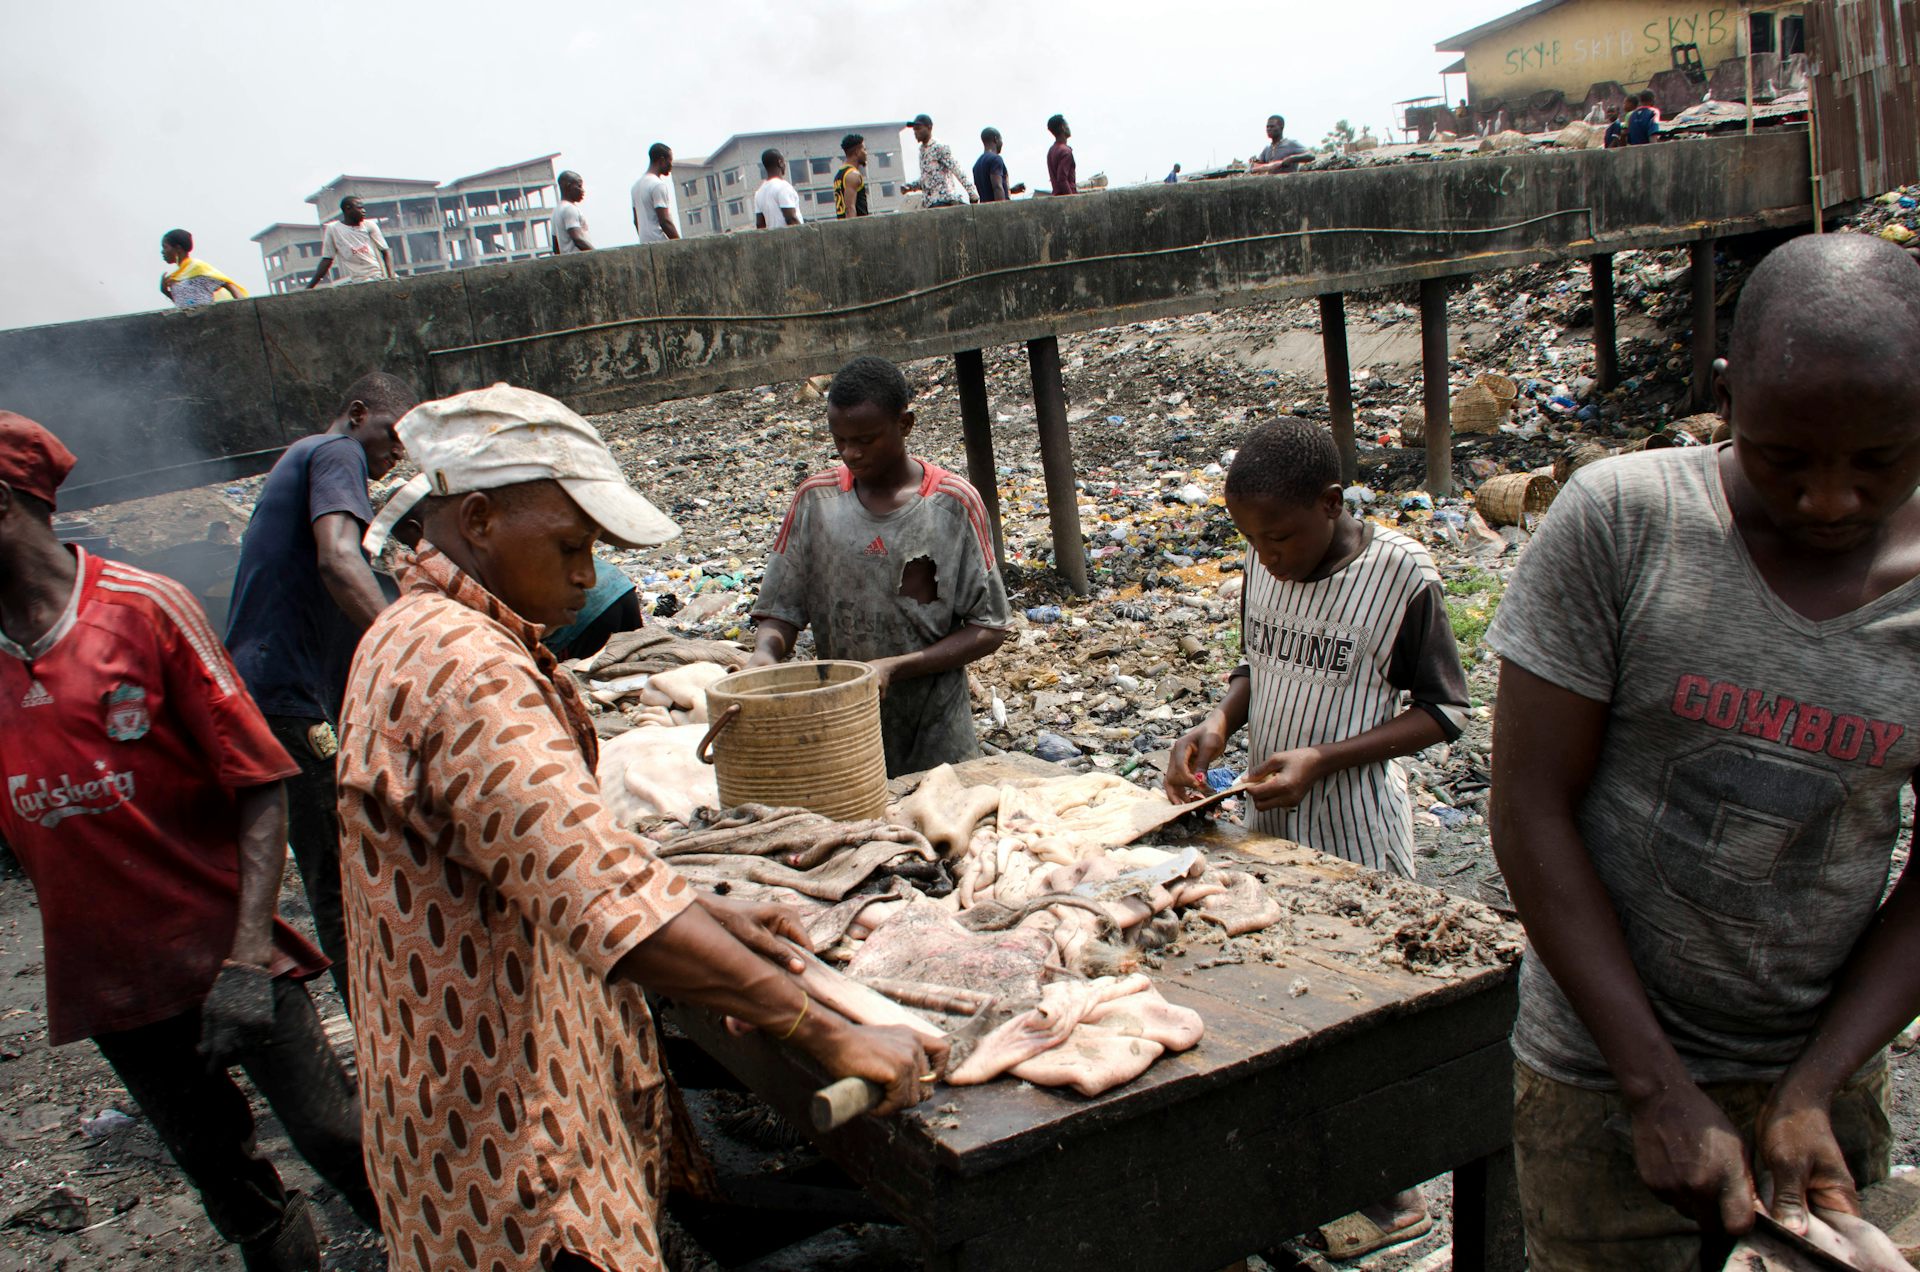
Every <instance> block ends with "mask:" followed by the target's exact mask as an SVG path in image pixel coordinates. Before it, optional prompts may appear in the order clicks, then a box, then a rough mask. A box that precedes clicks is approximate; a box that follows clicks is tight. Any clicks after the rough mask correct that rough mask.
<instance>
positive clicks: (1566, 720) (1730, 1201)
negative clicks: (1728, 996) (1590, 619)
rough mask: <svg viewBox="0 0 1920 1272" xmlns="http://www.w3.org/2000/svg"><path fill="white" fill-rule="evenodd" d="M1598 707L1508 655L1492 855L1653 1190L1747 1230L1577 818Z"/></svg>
mask: <svg viewBox="0 0 1920 1272" xmlns="http://www.w3.org/2000/svg"><path fill="white" fill-rule="evenodd" d="M1608 714H1609V708H1608V706H1607V704H1606V703H1604V702H1595V701H1593V700H1591V699H1589V698H1583V697H1581V696H1579V695H1578V694H1575V693H1572V692H1570V691H1569V690H1566V689H1562V688H1560V687H1559V686H1557V685H1554V684H1552V683H1550V682H1548V681H1546V680H1542V679H1541V678H1540V677H1538V676H1535V675H1533V674H1532V673H1531V672H1529V671H1527V670H1526V669H1524V668H1522V667H1520V666H1518V665H1517V664H1515V663H1513V662H1511V661H1504V662H1502V663H1501V666H1500V691H1499V697H1498V700H1497V704H1496V706H1495V708H1494V718H1495V719H1496V720H1498V721H1499V726H1498V728H1497V729H1495V731H1494V746H1493V803H1492V823H1493V852H1494V857H1495V859H1496V860H1497V861H1498V862H1499V865H1500V871H1501V873H1502V874H1503V875H1504V876H1505V877H1506V881H1507V887H1508V889H1509V891H1511V892H1512V894H1513V903H1514V905H1515V907H1516V908H1517V909H1518V910H1519V912H1520V921H1521V922H1522V923H1523V924H1525V925H1526V929H1527V939H1528V941H1529V942H1530V944H1531V946H1532V954H1531V957H1534V958H1538V959H1539V960H1540V962H1541V964H1542V965H1544V966H1545V968H1546V969H1547V971H1548V972H1549V973H1550V974H1551V975H1552V976H1553V979H1554V982H1555V983H1556V984H1557V985H1559V987H1560V989H1561V991H1562V992H1563V993H1565V994H1566V996H1567V1001H1568V1002H1569V1003H1571V1004H1572V1006H1573V1010H1574V1012H1575V1013H1576V1014H1577V1015H1578V1016H1579V1017H1580V1020H1581V1022H1582V1023H1583V1024H1585V1025H1586V1027H1587V1030H1588V1032H1589V1033H1591V1034H1592V1035H1593V1040H1594V1042H1595V1043H1596V1044H1597V1045H1598V1046H1599V1048H1600V1052H1601V1054H1602V1055H1603V1056H1604V1057H1605V1058H1606V1062H1607V1067H1608V1069H1609V1070H1610V1071H1611V1072H1612V1074H1613V1077H1614V1080H1615V1081H1616V1082H1618V1083H1619V1085H1620V1093H1621V1095H1622V1097H1623V1098H1624V1099H1625V1101H1626V1104H1627V1108H1628V1110H1629V1112H1630V1113H1631V1114H1632V1118H1633V1148H1634V1163H1635V1165H1636V1167H1637V1168H1638V1170H1639V1172H1640V1177H1641V1179H1642V1180H1643V1181H1644V1182H1645V1183H1646V1185H1647V1187H1648V1188H1650V1189H1651V1190H1652V1191H1653V1193H1654V1195H1656V1196H1658V1197H1659V1198H1660V1199H1661V1200H1663V1201H1665V1202H1667V1203H1668V1204H1669V1205H1672V1206H1674V1207H1675V1208H1676V1209H1678V1210H1680V1211H1681V1212H1682V1213H1684V1214H1686V1215H1688V1216H1690V1217H1691V1218H1693V1219H1695V1220H1696V1221H1698V1222H1700V1223H1701V1224H1703V1225H1704V1226H1707V1227H1711V1228H1721V1229H1724V1230H1725V1231H1727V1232H1731V1233H1736V1234H1737V1233H1743V1232H1745V1231H1747V1230H1748V1229H1749V1228H1751V1227H1752V1226H1753V1212H1754V1190H1753V1180H1752V1177H1751V1176H1750V1175H1749V1173H1748V1171H1747V1165H1746V1156H1745V1152H1744V1149H1743V1147H1742V1144H1741V1140H1740V1135H1739V1132H1738V1131H1736V1130H1735V1129H1734V1127H1733V1125H1732V1123H1730V1122H1729V1121H1728V1120H1727V1117H1726V1115H1725V1114H1724V1113H1722V1112H1721V1111H1720V1108H1719V1106H1718V1105H1716V1104H1714V1102H1713V1101H1712V1100H1711V1099H1709V1098H1708V1097H1707V1095H1706V1094H1705V1093H1704V1092H1702V1091H1701V1090H1700V1088H1699V1087H1698V1086H1696V1085H1695V1084H1694V1082H1693V1079H1692V1077H1691V1076H1690V1075H1689V1074H1688V1073H1687V1069H1686V1066H1685V1064H1683V1063H1682V1062H1681V1060H1680V1056H1679V1053H1678V1052H1677V1051H1675V1050H1674V1046H1673V1043H1672V1041H1671V1040H1669V1039H1668V1037H1667V1035H1666V1031H1665V1030H1663V1029H1662V1028H1661V1026H1660V1021H1659V1019H1658V1018H1657V1017H1656V1016H1655V1015H1654V1012H1653V1004H1652V1003H1651V1002H1650V1001H1649V1000H1648V998H1647V992H1646V988H1645V987H1644V986H1643V985H1642V984H1641V982H1640V975H1639V972H1638V970H1637V969H1636V968H1635V967H1634V965H1633V957H1632V955H1631V954H1630V953H1629V952H1628V950H1627V940H1626V934H1625V932H1624V931H1623V930H1622V928H1621V925H1620V916H1619V914H1618V913H1617V912H1616V911H1615V910H1614V908H1613V900H1612V898H1611V897H1610V896H1609V895H1608V894H1607V890H1606V887H1605V885H1604V884H1602V883H1601V881H1600V874H1599V872H1598V871H1597V870H1596V869H1595V868H1594V864H1593V858H1592V857H1591V856H1590V855H1589V853H1588V851H1587V846H1586V843H1585V841H1584V839H1583V838H1582V837H1581V834H1580V828H1579V826H1578V824H1577V823H1576V821H1575V814H1576V812H1577V810H1578V809H1579V806H1580V803H1581V801H1582V800H1583V799H1584V798H1585V796H1586V793H1587V787H1588V785H1589V784H1590V783H1591V782H1592V780H1593V775H1594V771H1595V769H1596V768H1597V767H1598V766H1599V761H1600V749H1601V745H1602V743H1603V742H1604V741H1605V738H1606V731H1607V718H1608Z"/></svg>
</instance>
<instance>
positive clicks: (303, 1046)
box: [0, 411, 376, 1272]
mask: <svg viewBox="0 0 1920 1272" xmlns="http://www.w3.org/2000/svg"><path fill="white" fill-rule="evenodd" d="M73 465H74V458H73V455H72V454H71V453H69V452H68V450H67V448H66V447H65V446H63V445H61V443H60V442H59V440H58V439H56V438H55V437H54V436H53V435H52V434H51V433H49V432H48V431H47V430H46V429H44V428H42V427H41V426H40V425H38V424H36V423H34V422H33V421H32V420H29V419H26V418H24V417H22V416H19V415H15V414H13V413H12V412H8V411H0V771H3V772H4V773H5V776H6V788H7V789H6V802H5V804H4V805H0V832H3V833H4V835H5V838H6V840H7V842H8V843H9V844H10V845H11V846H12V847H13V850H14V852H15V853H16V854H17V855H18V856H19V858H20V862H21V864H22V866H24V867H25V869H26V872H27V875H28V877H29V878H30V879H32V881H33V886H34V891H35V894H36V895H37V897H38V899H39V903H40V924H41V932H42V938H43V942H44V946H45V955H46V970H47V1018H48V1035H49V1041H50V1042H51V1043H53V1044H54V1045H56V1046H57V1045H59V1044H62V1043H68V1042H76V1041H79V1040H80V1039H82V1038H92V1039H93V1040H94V1042H95V1044H96V1045H98V1046H99V1048H100V1051H101V1053H102V1054H103V1055H105V1056H106V1058H107V1062H108V1063H109V1064H111V1065H112V1066H113V1068H114V1070H115V1072H117V1073H118V1074H119V1075H120V1079H121V1081H123V1082H124V1083H125V1084H126V1087H127V1090H128V1092H129V1093H131V1094H132V1096H133V1098H134V1099H135V1100H136V1101H137V1102H138V1103H139V1105H140V1109H141V1111H142V1112H143V1113H145V1114H146V1116H147V1117H148V1118H149V1119H150V1120H151V1121H152V1122H153V1126H154V1130H155V1131H156V1132H157V1133H158V1134H159V1136H160V1139H161V1141H162V1142H163V1143H165V1144H166V1146H167V1149H168V1151H170V1152H171V1153H172V1154H173V1157H174V1160H175V1161H177V1162H178V1163H179V1164H180V1168H181V1169H182V1170H183V1171H185V1172H186V1174H187V1177H188V1178H190V1179H191V1180H192V1181H193V1183H194V1186H195V1187H197V1188H198V1189H199V1190H200V1196H201V1199H202V1201H203V1202H204V1203H205V1204H206V1208H207V1216H208V1218H210V1219H211V1220H212V1221H213V1225H214V1227H215V1228H217V1229H219V1231H220V1234H221V1235H222V1236H224V1237H226V1238H227V1239H228V1240H229V1241H233V1242H236V1243H237V1244H239V1246H240V1248H241V1253H242V1256H243V1258H244V1261H245V1264H246V1267H247V1268H248V1269H250V1270H252V1269H258V1270H261V1272H282V1270H285V1272H318V1269H319V1267H320V1255H319V1249H318V1238H317V1236H316V1234H315V1231H314V1224H313V1216H312V1213H311V1212H310V1210H309V1209H308V1208H307V1205H306V1203H305V1201H304V1200H303V1199H301V1198H300V1197H299V1195H298V1194H290V1193H288V1192H287V1190H286V1189H285V1188H284V1187H283V1186H282V1184H281V1182H280V1176H279V1174H278V1172H276V1171H275V1170H274V1168H273V1164H272V1163H271V1162H269V1161H268V1160H267V1159H266V1158H265V1157H263V1156H261V1155H260V1153H259V1151H258V1149H257V1148H256V1147H255V1145H254V1127H253V1114H252V1111H251V1110H250V1108H249V1107H248V1103H247V1097H246V1096H245V1095H244V1094H243V1093H242V1092H241V1090H240V1088H239V1087H238V1086H236V1085H235V1084H234V1082H233V1079H232V1078H231V1077H230V1076H228V1069H229V1067H230V1066H231V1065H234V1064H239V1065H242V1066H244V1067H245V1068H246V1070H247V1073H248V1075H249V1076H250V1077H252V1079H253V1083H254V1085H255V1087H257V1088H258V1089H259V1091H260V1093H261V1094H262V1095H263V1096H265V1097H266V1100H267V1102H268V1103H269V1104H270V1105H272V1107H273V1110H274V1112H275V1113H276V1114H277V1115H278V1116H279V1118H280V1120H281V1121H282V1122H283V1123H284V1124H285V1125H286V1128H287V1133H288V1135H289V1136H290V1137H291V1138H292V1140H293V1142H294V1144H295V1146H296V1147H298V1148H299V1150H300V1152H301V1155H302V1156H304V1157H305V1158H306V1159H307V1160H308V1161H309V1162H310V1163H312V1165H313V1167H314V1169H315V1170H317V1171H318V1172H319V1173H320V1174H321V1176H323V1177H324V1178H325V1179H327V1180H328V1182H330V1183H332V1184H333V1185H334V1186H335V1187H336V1188H338V1189H339V1190H340V1191H341V1193H342V1194H343V1195H344V1196H345V1197H346V1199H347V1200H348V1201H349V1202H350V1203H351V1204H352V1205H353V1207H354V1209H355V1210H356V1212H358V1213H359V1214H360V1215H361V1217H362V1218H364V1219H366V1220H367V1222H369V1223H374V1222H376V1211H375V1209H374V1207H373V1204H372V1198H371V1195H370V1194H369V1192H368V1190H367V1182H366V1174H365V1169H364V1167H363V1166H362V1164H361V1158H360V1134H359V1113H358V1107H357V1104H356V1100H355V1093H354V1089H353V1084H352V1082H351V1080H350V1079H349V1078H348V1077H347V1075H346V1073H345V1071H344V1070H342V1068H341V1067H340V1064H339V1061H338V1060H336V1059H335V1057H334V1054H333V1051H332V1048H331V1047H329V1046H328V1044H327V1037H326V1032H325V1030H324V1029H322V1027H321V1025H320V1020H319V1018H318V1016H317V1015H315V1013H314V1010H313V1004H312V1002H311V1001H310V1000H309V999H308V997H307V991H306V988H305V986H304V985H303V984H302V983H301V982H302V981H304V980H306V979H307V978H309V977H312V976H315V975H317V974H318V973H319V972H320V971H321V970H322V969H323V968H324V967H325V966H326V960H325V959H324V958H322V957H321V956H320V954H319V952H318V951H316V950H314V948H313V947H312V946H310V945H309V944H307V942H306V941H304V940H303V939H301V937H300V936H299V935H298V934H297V933H295V932H294V931H293V929H292V928H290V927H288V926H287V925H286V924H284V923H282V922H280V921H279V918H278V916H277V915H276V914H275V900H276V898H277V897H278V895H279V891H280V875H281V871H282V869H283V867H284V865H285V861H286V852H287V849H286V843H287V813H286V794H285V791H284V790H283V788H282V781H283V779H285V778H287V777H289V776H292V775H293V774H294V773H297V772H298V771H299V769H298V768H297V766H296V765H295V764H294V763H293V761H292V760H291V759H290V758H289V757H288V755H287V753H286V751H285V750H284V749H283V748H282V747H281V746H280V744H279V743H278V742H276V741H275V740H274V737H273V734H272V732H271V731H269V729H268V728H267V723H266V720H265V719H264V718H263V717H262V716H261V714H260V711H259V708H257V707H256V706H255V705H254V703H253V700H252V699H251V698H249V697H248V696H247V691H246V689H245V687H244V686H243V685H242V684H241V682H240V677H239V675H238V673H236V672H235V671H234V668H233V664H232V662H230V661H229V660H228V658H227V653H226V650H225V648H223V647H222V645H221V643H220V638H219V637H218V636H216V635H215V634H214V632H213V629H212V628H211V627H210V626H209V625H208V623H207V619H206V615H205V614H203V613H202V612H201V610H200V606H199V604H198V603H197V602H196V601H195V600H194V599H193V596H192V594H191V593H189V592H188V591H187V590H186V589H185V588H184V587H182V586H180V585H179V584H178V583H175V582H174V581H173V580H171V579H168V578H163V577H161V576H160V575H157V574H149V573H147V572H146V571H144V570H136V569H133V568H132V567H130V566H126V565H122V564H120V563H119V562H116V561H107V560H104V559H102V558H99V557H95V556H91V555H89V554H88V553H87V552H85V551H84V550H83V549H80V548H77V547H76V548H69V547H68V546H67V545H65V544H63V543H61V542H60V541H59V539H58V538H56V537H55V535H54V532H53V510H54V499H55V492H56V491H57V490H58V488H59V485H60V483H61V482H62V481H63V480H65V478H66V475H67V474H68V473H69V472H70V471H72V469H73Z"/></svg>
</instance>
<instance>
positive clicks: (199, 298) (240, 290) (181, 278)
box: [160, 230, 247, 309]
mask: <svg viewBox="0 0 1920 1272" xmlns="http://www.w3.org/2000/svg"><path fill="white" fill-rule="evenodd" d="M160 256H161V259H163V260H165V261H166V262H167V264H169V265H171V266H173V272H172V273H171V274H165V275H162V277H161V279H160V294H161V295H163V296H165V297H166V298H167V299H168V300H171V301H172V302H173V303H174V304H176V305H178V306H179V307H180V308H182V309H197V308H199V307H200V306H201V305H211V304H212V303H213V302H214V301H216V300H218V299H219V298H220V297H219V295H218V293H220V292H226V293H227V295H228V297H229V298H231V299H233V300H241V299H244V298H245V297H246V294H247V289H246V288H244V287H242V286H241V285H240V284H238V283H236V282H234V281H233V280H232V279H231V278H228V277H227V276H226V275H225V274H222V273H221V272H220V271H219V270H217V269H215V268H214V267H213V266H211V265H209V264H207V263H206V262H205V261H198V260H195V259H194V258H193V235H191V234H189V233H187V232H186V231H185V230H168V231H167V232H166V233H165V234H163V235H161V236H160Z"/></svg>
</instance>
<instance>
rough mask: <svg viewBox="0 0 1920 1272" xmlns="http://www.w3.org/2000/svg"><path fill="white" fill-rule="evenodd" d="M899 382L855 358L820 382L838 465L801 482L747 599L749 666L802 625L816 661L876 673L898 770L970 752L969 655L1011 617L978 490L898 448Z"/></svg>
mask: <svg viewBox="0 0 1920 1272" xmlns="http://www.w3.org/2000/svg"><path fill="white" fill-rule="evenodd" d="M909 400H910V398H909V394H908V390H907V382H906V379H905V378H904V377H902V376H901V374H900V370H899V368H897V367H895V366H894V365H893V364H892V363H891V362H888V361H887V360H886V359H884V358H875V357H860V358H855V359H854V360H853V361H852V362H849V363H848V364H847V365H846V366H844V367H842V368H841V369H840V371H839V373H838V374H837V375H835V376H834V378H833V384H832V385H831V386H830V387H829V388H828V389H827V426H828V428H829V429H830V430H831V431H832V434H833V442H834V447H835V449H836V450H838V451H839V453H840V458H841V461H842V462H841V464H840V466H839V467H837V468H835V469H833V470H832V471H831V472H826V473H821V474H820V475H818V476H816V477H810V478H808V479H807V480H806V481H804V482H801V483H800V489H798V490H797V491H795V492H794V495H793V506H792V507H791V508H790V509H789V510H788V511H787V518H786V521H785V522H784V523H783V524H782V525H781V527H780V536H779V538H778V539H776V540H775V541H774V546H773V553H772V555H771V556H769V557H768V558H767V573H766V578H765V579H764V580H763V581H762V583H761V585H760V596H759V599H758V600H757V601H755V602H754V607H753V617H754V620H755V621H756V622H757V623H758V624H759V627H760V632H759V636H758V638H757V641H756V644H755V647H754V654H753V659H752V661H751V663H750V664H749V665H751V666H771V665H772V664H774V663H777V662H779V661H781V660H782V659H784V658H786V656H787V655H788V654H789V653H791V652H792V650H793V645H794V641H795V640H796V639H797V637H798V635H799V633H800V631H801V630H802V629H804V628H806V627H812V628H813V642H814V647H815V649H816V650H817V651H818V653H819V656H820V657H822V658H845V659H851V660H854V661H857V662H864V663H868V664H869V665H871V666H872V667H873V668H874V670H875V671H877V672H879V673H880V676H881V692H882V695H883V696H882V698H881V702H880V729H881V735H882V739H883V741H884V742H885V744H886V753H887V773H888V775H889V776H892V777H897V776H899V775H900V774H902V773H915V772H919V771H921V770H923V769H929V768H933V767H936V766H938V765H941V764H948V763H955V762H958V761H961V760H968V759H972V758H974V757H975V756H977V755H979V754H980V743H979V739H978V738H977V737H976V736H975V734H974V729H973V708H972V704H971V702H970V701H969V698H968V694H967V670H966V668H967V664H968V663H970V662H973V661H976V660H977V659H980V658H984V657H986V656H987V655H988V654H991V653H992V652H993V651H994V650H996V649H998V648H999V647H1000V644H1001V642H1002V641H1004V640H1005V639H1006V638H1007V633H1008V631H1009V630H1010V628H1011V627H1012V624H1013V618H1012V614H1011V612H1010V611H1009V608H1008V605H1007V589H1006V585H1005V584H1004V583H1003V582H1002V581H1001V578H1000V572H999V571H998V570H997V569H995V568H994V556H993V531H992V529H991V528H990V526H989V524H988V522H987V514H986V507H985V505H984V504H982V503H981V501H980V495H979V493H978V492H977V491H975V490H974V488H973V487H972V486H970V485H968V484H967V483H966V482H965V481H963V480H962V479H961V478H959V477H956V476H954V475H953V474H952V473H950V472H947V471H946V470H945V469H942V468H940V467H938V466H936V465H935V464H933V463H932V462H931V461H929V460H925V459H915V458H914V457H913V456H911V455H909V454H908V453H907V447H906V438H907V434H908V433H910V432H911V431H912V429H913V412H912V411H910V410H908V409H907V404H908V402H909Z"/></svg>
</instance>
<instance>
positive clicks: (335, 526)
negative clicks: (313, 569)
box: [313, 512, 387, 631]
mask: <svg viewBox="0 0 1920 1272" xmlns="http://www.w3.org/2000/svg"><path fill="white" fill-rule="evenodd" d="M363 533H364V530H363V527H362V526H361V525H360V522H359V521H358V520H356V519H355V518H354V517H352V516H350V515H349V514H347V513H344V512H330V513H328V514H326V515H325V516H324V517H321V518H320V519H319V520H318V521H316V522H314V523H313V539H314V545H315V553H316V556H317V559H318V564H319V567H320V581H321V582H322V583H323V584H325V585H326V589H327V595H329V596H331V597H332V598H333V603H334V604H336V605H338V606H339V607H340V611H341V612H342V613H343V614H345V615H346V616H347V617H348V618H349V619H350V620H352V622H353V625H354V626H355V627H357V628H359V629H360V630H361V631H365V630H366V629H367V628H369V627H371V626H372V625H373V620H374V619H376V618H378V617H379V616H380V611H381V610H383V609H385V608H386V607H387V595H386V593H385V592H382V591H381V590H380V582H379V580H378V579H375V578H374V577H373V567H372V566H371V565H368V564H367V557H366V554H365V553H364V552H362V551H361V550H360V539H361V536H362V534H363Z"/></svg>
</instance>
